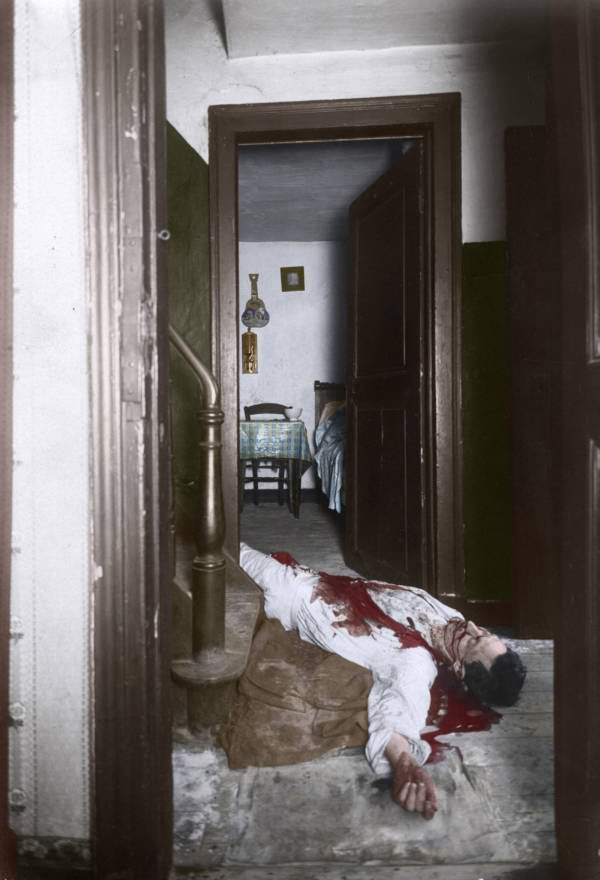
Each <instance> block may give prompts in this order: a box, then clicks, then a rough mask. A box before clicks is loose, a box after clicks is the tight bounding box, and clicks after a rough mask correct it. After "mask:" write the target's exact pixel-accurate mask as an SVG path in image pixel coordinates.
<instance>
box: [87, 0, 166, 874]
mask: <svg viewBox="0 0 600 880" xmlns="http://www.w3.org/2000/svg"><path fill="white" fill-rule="evenodd" d="M81 24H82V34H83V47H82V50H83V51H82V58H83V75H84V92H83V116H84V133H85V153H86V155H85V159H86V167H87V190H88V192H87V195H88V202H87V220H88V222H87V256H88V289H89V305H90V343H91V352H90V369H91V387H90V394H91V402H92V436H91V444H92V496H93V558H92V563H93V572H94V583H93V619H92V634H93V646H92V658H91V665H92V693H93V731H92V743H93V755H92V758H93V760H92V768H93V771H92V772H93V784H92V790H93V797H94V803H93V805H92V806H93V809H92V821H93V827H92V838H93V839H92V843H93V850H94V868H95V876H96V877H98V878H107V880H108V878H116V877H122V878H127V880H166V878H167V877H168V876H169V871H170V866H171V859H172V829H171V818H172V782H171V779H172V776H171V716H170V650H169V648H170V635H171V633H170V613H169V609H170V603H171V564H170V559H169V551H170V540H169V535H170V529H169V526H170V523H169V517H170V505H169V503H168V497H169V485H168V442H169V431H168V429H167V425H168V417H167V370H168V354H169V351H168V345H169V343H168V300H167V290H166V238H167V237H168V236H167V234H166V233H165V232H161V231H162V230H164V229H165V227H166V199H165V192H166V166H165V136H166V116H165V97H164V89H165V73H164V61H165V50H164V26H163V9H162V2H161V0H82V3H81Z"/></svg>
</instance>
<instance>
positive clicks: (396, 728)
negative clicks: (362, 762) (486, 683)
mask: <svg viewBox="0 0 600 880" xmlns="http://www.w3.org/2000/svg"><path fill="white" fill-rule="evenodd" d="M371 672H372V674H373V687H372V688H371V692H370V694H369V741H368V742H367V747H366V756H367V760H368V761H369V764H370V765H371V768H372V770H373V772H374V773H375V774H376V775H377V776H389V775H391V773H392V766H391V764H390V762H389V761H388V759H387V758H386V756H385V754H384V752H385V748H386V746H387V744H388V742H389V739H390V737H391V736H392V734H393V733H399V734H401V735H402V736H404V737H405V738H406V739H407V740H408V742H409V745H410V749H411V753H412V755H413V757H414V758H415V760H416V761H417V762H418V763H419V764H424V763H425V761H426V760H427V758H428V757H429V754H430V752H431V749H430V747H429V745H428V744H427V743H426V742H424V740H422V739H421V731H422V730H423V728H424V727H425V726H426V723H427V713H428V711H429V702H430V693H429V692H430V688H431V686H432V684H433V682H434V681H435V677H436V675H437V669H436V665H435V662H434V660H433V658H432V657H431V654H430V653H429V651H427V650H426V649H425V648H420V647H417V648H404V649H402V650H400V651H399V652H398V654H397V655H396V656H395V657H393V658H390V659H389V660H388V659H386V661H385V663H382V664H373V665H372V666H371Z"/></svg>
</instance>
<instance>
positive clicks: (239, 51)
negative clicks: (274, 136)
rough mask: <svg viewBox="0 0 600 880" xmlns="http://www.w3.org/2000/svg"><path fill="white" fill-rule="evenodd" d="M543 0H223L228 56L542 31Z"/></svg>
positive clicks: (536, 34)
mask: <svg viewBox="0 0 600 880" xmlns="http://www.w3.org/2000/svg"><path fill="white" fill-rule="evenodd" d="M546 5H547V0H296V2H294V0H223V15H224V19H225V31H226V41H227V52H228V55H229V57H230V58H246V57H251V56H254V55H273V54H294V53H296V52H333V51H340V50H364V49H389V48H393V47H400V46H416V45H423V46H425V45H437V44H441V43H442V44H443V43H478V42H490V41H496V40H523V39H536V38H539V36H540V33H541V31H542V29H543V27H544V18H545V10H546Z"/></svg>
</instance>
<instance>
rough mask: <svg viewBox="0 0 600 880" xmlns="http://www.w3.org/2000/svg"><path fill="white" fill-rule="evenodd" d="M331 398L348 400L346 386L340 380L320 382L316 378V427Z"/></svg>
mask: <svg viewBox="0 0 600 880" xmlns="http://www.w3.org/2000/svg"><path fill="white" fill-rule="evenodd" d="M331 400H346V386H345V385H342V384H340V383H339V382H319V380H318V379H316V380H315V428H316V427H317V425H318V424H319V419H320V418H321V413H322V412H323V409H324V407H325V404H326V403H329V402H330V401H331Z"/></svg>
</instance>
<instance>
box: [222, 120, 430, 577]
mask: <svg viewBox="0 0 600 880" xmlns="http://www.w3.org/2000/svg"><path fill="white" fill-rule="evenodd" d="M415 143H416V142H415V139H414V138H410V137H403V138H402V137H398V138H378V139H371V140H367V139H364V140H342V141H324V142H323V141H322V142H313V143H279V144H264V145H262V144H261V145H248V146H242V147H241V148H240V150H239V160H238V162H239V164H238V187H239V190H238V192H239V196H238V231H239V251H238V270H239V315H240V319H241V324H242V325H245V326H240V332H241V333H242V336H241V351H240V359H239V370H240V374H239V396H240V435H239V443H240V474H239V477H240V508H241V513H240V535H241V538H242V540H245V541H246V542H247V543H249V544H251V545H252V546H256V547H258V548H259V549H263V550H265V551H267V550H268V551H271V550H274V549H286V550H289V551H290V552H292V553H293V554H294V555H296V557H297V558H298V559H299V560H300V561H302V562H304V563H306V564H309V565H310V564H315V565H319V566H323V565H324V564H327V565H328V566H329V567H330V569H332V570H335V571H342V570H344V571H346V570H350V569H347V568H346V566H345V565H344V555H345V554H344V549H345V548H344V544H345V534H346V528H345V515H346V503H347V498H346V488H347V487H346V480H345V458H346V426H347V419H346V377H347V376H348V371H349V364H348V359H349V357H350V356H351V352H350V351H349V345H348V313H349V307H350V287H351V284H352V265H351V256H352V255H351V246H350V245H351V222H350V206H351V204H352V203H353V202H355V201H356V200H357V199H358V198H359V196H361V194H362V193H364V192H365V190H367V189H368V188H369V187H371V186H372V185H373V184H374V183H375V181H377V180H378V179H379V178H381V177H382V175H385V174H386V172H388V171H389V170H390V169H391V168H393V167H394V166H395V165H396V164H397V163H398V162H399V161H401V160H402V157H403V156H404V155H405V154H406V153H407V152H408V151H409V150H411V148H414V147H415ZM267 404H273V405H274V407H273V408H269V407H267ZM282 407H285V410H284V411H283V412H282V411H279V412H277V411H276V410H277V409H278V408H282ZM257 409H258V410H259V411H257ZM273 409H274V410H275V411H273ZM265 410H267V411H265Z"/></svg>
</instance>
